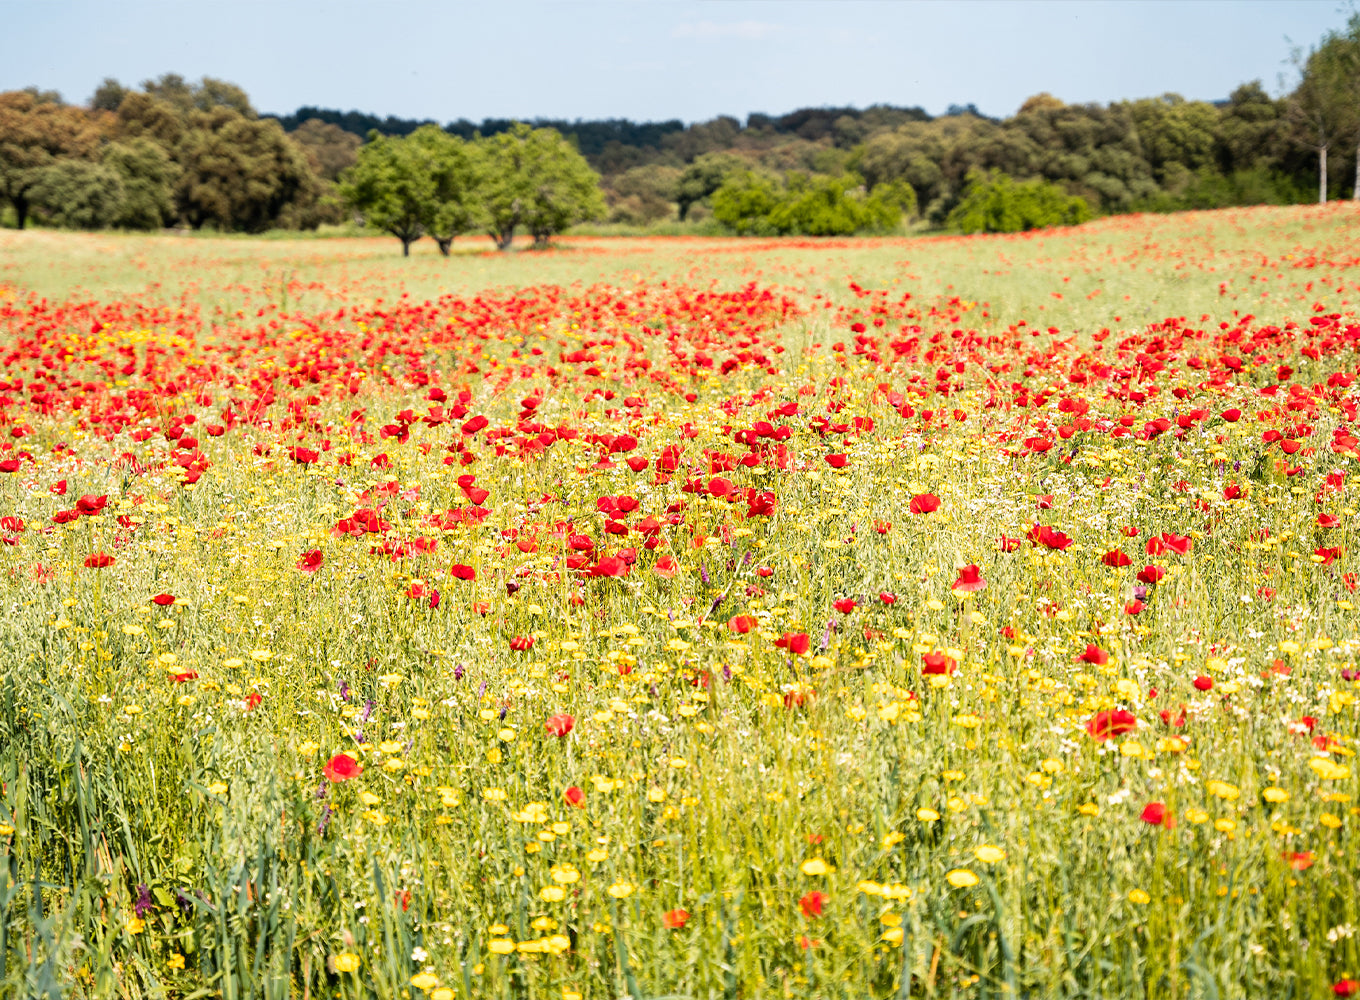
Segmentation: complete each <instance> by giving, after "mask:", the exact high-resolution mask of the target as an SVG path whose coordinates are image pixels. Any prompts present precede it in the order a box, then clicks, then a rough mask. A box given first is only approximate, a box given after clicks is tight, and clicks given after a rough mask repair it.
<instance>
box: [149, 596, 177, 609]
mask: <svg viewBox="0 0 1360 1000" xmlns="http://www.w3.org/2000/svg"><path fill="white" fill-rule="evenodd" d="M151 601H152V603H153V604H159V605H160V606H161V607H163V608H168V607H169V606H170V605H172V604H174V603H175V595H174V594H157V595H156V596H155V597H153V598H151Z"/></svg>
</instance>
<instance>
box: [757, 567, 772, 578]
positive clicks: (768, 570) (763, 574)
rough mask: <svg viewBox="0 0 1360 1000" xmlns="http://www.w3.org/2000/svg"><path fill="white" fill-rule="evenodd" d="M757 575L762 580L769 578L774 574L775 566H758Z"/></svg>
mask: <svg viewBox="0 0 1360 1000" xmlns="http://www.w3.org/2000/svg"><path fill="white" fill-rule="evenodd" d="M756 576H758V577H760V578H761V579H762V580H765V579H768V578H769V577H772V576H774V567H772V566H758V567H756Z"/></svg>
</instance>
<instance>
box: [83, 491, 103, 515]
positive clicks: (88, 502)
mask: <svg viewBox="0 0 1360 1000" xmlns="http://www.w3.org/2000/svg"><path fill="white" fill-rule="evenodd" d="M108 503H109V497H108V494H107V493H106V494H104V495H103V496H97V497H96V496H91V495H89V494H88V493H87V494H86V495H85V496H83V497H81V498H80V499H79V500H77V501H76V510H77V511H78V512H79V513H81V514H84V515H85V516H86V517H96V516H98V515H99V514H100V513H101V512H102V511H103V510H104V508H105V507H106V506H108Z"/></svg>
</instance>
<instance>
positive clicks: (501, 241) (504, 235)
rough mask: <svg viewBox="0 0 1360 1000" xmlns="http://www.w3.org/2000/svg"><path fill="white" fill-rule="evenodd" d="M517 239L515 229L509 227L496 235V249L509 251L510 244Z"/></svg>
mask: <svg viewBox="0 0 1360 1000" xmlns="http://www.w3.org/2000/svg"><path fill="white" fill-rule="evenodd" d="M514 238H515V227H514V226H508V227H507V228H505V229H502V230H501V231H500V232H498V233H497V234H496V249H497V250H509V249H510V243H511V241H512V240H513V239H514Z"/></svg>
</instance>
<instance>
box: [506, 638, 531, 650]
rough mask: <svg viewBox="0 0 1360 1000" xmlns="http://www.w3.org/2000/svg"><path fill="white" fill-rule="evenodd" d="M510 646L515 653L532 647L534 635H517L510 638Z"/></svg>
mask: <svg viewBox="0 0 1360 1000" xmlns="http://www.w3.org/2000/svg"><path fill="white" fill-rule="evenodd" d="M510 648H511V649H513V650H514V651H515V652H517V653H523V652H525V651H526V650H530V649H533V648H534V637H533V636H531V635H517V636H515V637H514V638H513V639H511V640H510Z"/></svg>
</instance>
